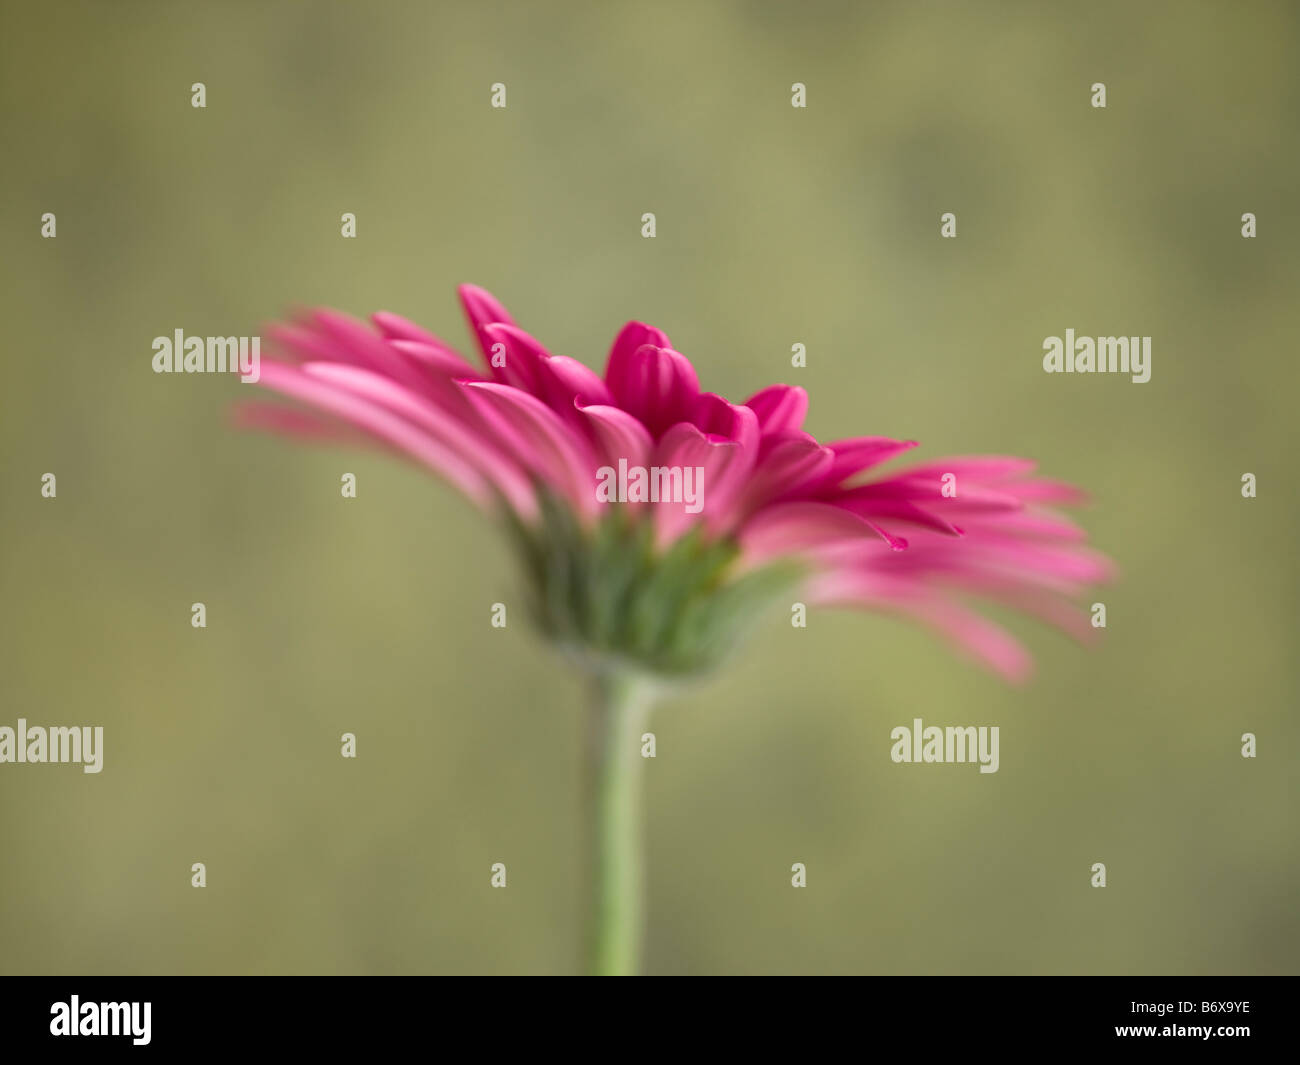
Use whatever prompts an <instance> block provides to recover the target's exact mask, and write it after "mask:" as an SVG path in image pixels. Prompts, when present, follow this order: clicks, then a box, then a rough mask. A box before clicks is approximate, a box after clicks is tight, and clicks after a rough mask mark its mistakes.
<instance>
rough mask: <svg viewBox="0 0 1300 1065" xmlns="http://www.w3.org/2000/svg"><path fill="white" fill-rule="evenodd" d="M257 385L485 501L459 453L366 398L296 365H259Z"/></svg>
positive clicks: (479, 481) (477, 477) (479, 480)
mask: <svg viewBox="0 0 1300 1065" xmlns="http://www.w3.org/2000/svg"><path fill="white" fill-rule="evenodd" d="M261 369H262V376H261V383H262V384H264V385H266V386H267V387H268V388H271V389H274V390H275V391H277V392H282V393H284V394H285V395H288V396H292V397H293V398H294V399H298V400H301V401H302V402H304V403H309V404H311V405H312V406H315V407H319V408H321V409H322V410H326V411H329V412H330V413H331V414H337V415H338V416H339V417H341V418H344V419H346V420H347V421H348V422H350V423H352V424H353V425H355V426H357V427H358V428H361V429H364V430H365V431H366V432H369V433H372V434H373V435H375V436H377V437H379V438H380V439H381V440H384V441H387V442H388V443H390V444H392V445H393V446H394V447H397V448H398V449H400V450H401V451H402V452H403V453H405V454H407V455H410V456H411V457H412V458H415V459H417V460H418V461H420V462H422V463H424V465H426V466H428V467H429V468H430V469H432V470H435V471H436V472H438V473H439V474H441V475H442V476H443V477H446V478H447V480H449V481H450V482H451V483H452V484H454V485H455V486H456V487H457V488H459V489H460V490H461V491H462V492H463V493H465V495H467V496H468V497H469V498H470V499H471V500H473V501H474V502H475V503H477V504H478V505H479V506H483V505H485V504H486V503H487V502H488V499H489V498H490V496H489V493H488V490H487V482H486V481H485V480H484V479H483V477H482V475H481V474H480V473H479V472H478V471H477V470H476V469H474V468H473V467H472V466H471V465H470V464H469V463H468V462H466V461H465V459H464V458H462V457H461V456H460V455H458V454H456V453H455V452H454V451H453V450H452V449H451V448H449V447H447V446H446V445H445V444H444V443H442V442H441V441H439V440H437V439H435V438H434V437H433V436H432V435H430V434H429V433H427V432H425V431H424V430H423V429H421V428H419V427H417V426H415V425H413V424H412V423H411V422H408V421H407V420H406V419H404V418H402V417H400V416H398V415H396V414H394V413H392V412H391V411H389V410H386V409H384V408H383V407H381V406H379V405H377V404H374V403H371V402H370V401H369V400H366V399H363V398H361V397H360V396H357V395H354V394H352V393H351V392H349V391H347V390H346V389H343V388H341V387H339V386H338V385H336V384H331V383H330V382H328V381H323V380H318V379H315V378H313V377H311V376H310V375H309V374H307V373H304V372H303V371H302V370H301V369H299V368H298V367H295V366H288V365H285V364H283V363H278V362H268V361H266V360H265V359H264V360H263V361H262V367H261Z"/></svg>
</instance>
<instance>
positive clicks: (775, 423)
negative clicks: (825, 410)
mask: <svg viewBox="0 0 1300 1065" xmlns="http://www.w3.org/2000/svg"><path fill="white" fill-rule="evenodd" d="M745 406H746V407H748V408H749V409H750V410H752V411H753V412H754V413H755V414H756V415H758V428H759V431H760V432H761V433H762V434H763V435H764V436H770V435H772V434H774V433H784V432H790V431H793V430H795V429H798V428H799V427H800V426H801V425H803V420H804V416H805V415H806V414H807V413H808V393H807V392H805V391H804V390H803V389H802V388H799V387H798V386H797V385H772V386H771V387H769V388H765V389H763V390H762V391H761V392H755V393H754V394H753V395H752V396H750V397H749V399H747V400H745Z"/></svg>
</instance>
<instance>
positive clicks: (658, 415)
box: [605, 344, 700, 437]
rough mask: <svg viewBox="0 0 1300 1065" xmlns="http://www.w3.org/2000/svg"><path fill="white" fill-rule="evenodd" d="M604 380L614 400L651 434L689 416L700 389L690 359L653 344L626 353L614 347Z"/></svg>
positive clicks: (654, 434) (658, 434)
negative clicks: (638, 419)
mask: <svg viewBox="0 0 1300 1065" xmlns="http://www.w3.org/2000/svg"><path fill="white" fill-rule="evenodd" d="M605 383H606V384H607V385H608V386H609V391H610V394H611V395H612V396H613V397H614V401H615V402H616V403H618V405H619V406H620V407H622V408H623V409H624V410H625V411H627V412H628V413H629V414H633V415H635V416H636V417H638V418H640V419H641V421H643V422H644V423H645V426H646V428H647V429H649V430H650V434H651V435H652V436H655V437H658V436H660V435H661V434H662V433H663V431H664V430H665V429H667V428H668V427H669V426H670V425H672V424H674V423H675V422H680V421H685V420H686V419H687V418H688V417H689V416H690V412H691V406H692V404H693V403H694V402H695V397H696V396H698V395H699V391H700V382H699V379H698V378H697V377H696V376H695V367H693V366H692V365H691V361H690V359H688V358H687V357H686V356H685V355H682V354H681V353H680V352H676V351H673V350H672V349H671V348H660V347H656V346H654V345H653V344H642V345H641V346H640V347H639V348H637V349H636V350H635V351H632V352H628V353H624V352H623V351H622V350H621V349H619V348H617V346H616V348H615V351H614V353H613V354H611V355H610V360H609V369H608V371H607V372H606V375H605Z"/></svg>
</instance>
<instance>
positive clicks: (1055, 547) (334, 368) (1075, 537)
mask: <svg viewBox="0 0 1300 1065" xmlns="http://www.w3.org/2000/svg"><path fill="white" fill-rule="evenodd" d="M460 298H461V302H462V304H463V306H464V309H465V314H466V317H467V318H468V319H469V327H470V332H471V333H472V335H473V337H474V339H475V341H476V342H477V347H478V349H479V354H480V356H481V358H482V366H481V368H480V367H476V366H475V365H474V364H472V363H471V362H469V361H468V360H467V359H466V358H464V357H463V356H462V355H461V354H460V353H459V352H457V351H455V350H454V349H453V348H452V347H450V346H449V345H448V344H446V343H445V342H444V341H442V340H440V339H438V338H437V337H436V336H433V335H432V334H430V333H427V332H425V330H424V329H422V328H421V327H419V326H418V325H415V324H414V323H412V322H410V321H407V320H406V319H405V318H401V317H399V316H397V315H394V314H389V313H386V312H380V313H377V314H375V315H373V316H372V319H371V321H372V323H373V327H371V326H367V325H365V324H363V323H361V322H359V321H356V320H355V319H352V318H350V317H347V316H346V315H343V314H340V313H338V312H336V311H332V310H316V311H312V312H310V313H308V314H306V315H304V316H303V317H302V318H301V319H300V320H299V321H297V322H294V323H292V324H283V325H279V326H276V327H274V328H273V329H272V331H271V333H270V339H271V341H272V342H273V343H274V344H276V346H277V349H278V357H276V358H273V359H264V360H263V362H262V370H261V383H262V384H263V385H266V386H268V387H270V388H272V389H275V390H276V391H278V392H281V393H283V394H285V395H287V396H289V397H292V398H293V399H295V400H298V401H299V402H300V403H302V404H305V405H306V408H307V409H300V408H287V407H281V406H270V405H262V404H255V405H252V406H249V407H246V408H244V409H243V411H242V416H243V420H244V421H245V423H246V424H252V425H256V426H259V427H261V428H267V429H271V430H276V431H282V432H288V433H290V434H292V435H295V436H298V437H307V438H312V439H318V440H327V441H329V440H339V439H342V438H347V437H351V438H354V439H355V438H356V434H357V432H358V431H359V432H360V434H361V435H362V437H364V438H365V439H367V440H369V441H370V442H373V443H378V444H380V445H382V446H384V447H385V448H387V449H389V450H392V451H395V452H396V453H398V454H400V455H403V456H405V457H407V458H409V459H411V460H413V461H415V462H417V463H419V464H420V465H422V466H425V467H427V468H429V469H431V470H433V471H435V472H436V473H438V474H440V475H441V476H442V477H444V478H445V479H446V480H448V481H450V482H451V483H452V484H453V485H455V486H456V487H457V488H458V489H459V490H460V491H461V492H463V493H464V494H465V495H466V496H468V497H469V498H470V499H471V500H472V501H474V502H475V503H476V504H478V505H479V506H480V507H482V508H483V509H485V510H488V511H491V512H494V513H496V514H498V515H499V516H501V517H502V518H503V519H504V520H505V522H506V524H507V525H508V527H509V528H510V530H511V531H512V533H513V535H514V537H515V538H516V542H517V545H518V548H519V551H520V554H521V556H522V558H523V560H524V563H525V569H526V572H527V574H528V577H529V583H530V590H531V593H532V600H533V609H534V614H535V616H536V618H537V621H538V623H539V624H540V626H541V628H542V629H543V631H544V632H546V633H547V634H548V635H549V636H550V637H551V638H553V639H554V640H556V641H558V642H560V643H562V644H564V645H566V646H567V647H569V648H571V649H572V650H574V651H575V652H577V653H578V654H580V655H583V656H584V657H587V658H590V659H593V660H595V661H598V662H603V661H616V662H620V663H625V664H631V665H633V666H636V667H638V668H640V669H644V670H647V671H650V672H654V673H661V674H680V673H689V672H694V671H696V670H699V669H701V668H703V667H705V666H707V665H709V664H711V663H713V662H714V661H716V660H717V659H718V658H719V657H720V656H721V655H722V653H723V652H724V651H725V650H726V648H727V646H728V645H729V644H730V643H731V642H732V639H733V637H734V636H735V634H736V632H737V630H738V629H739V628H740V625H741V623H742V622H743V621H744V620H746V619H747V618H749V617H750V616H752V615H754V614H755V613H756V612H757V611H758V610H759V609H760V608H762V607H763V606H765V605H766V604H767V603H768V602H769V601H770V600H772V599H774V598H776V597H778V596H786V597H787V600H788V598H789V596H790V595H793V596H794V597H795V598H798V599H801V600H802V601H804V602H806V603H809V604H816V603H824V604H839V605H854V606H861V607H866V608H871V609H881V610H892V611H898V612H901V613H903V614H906V615H909V616H911V617H914V618H916V619H919V620H921V621H923V622H925V623H927V624H929V625H931V626H933V627H935V628H937V629H939V630H941V631H942V632H944V633H945V634H946V635H948V636H949V637H951V638H952V639H953V640H954V641H955V642H956V643H957V644H958V645H959V646H961V647H962V648H964V649H966V650H968V651H970V652H972V653H973V654H974V655H975V656H976V657H977V658H978V659H979V660H981V661H982V662H984V663H985V664H987V665H989V666H991V667H992V668H993V669H995V670H997V671H998V672H999V673H1001V674H1003V675H1004V676H1006V677H1008V678H1010V679H1019V678H1022V677H1023V676H1025V675H1026V673H1027V671H1028V669H1029V664H1030V663H1029V659H1028V656H1027V655H1026V653H1025V652H1024V650H1023V649H1022V648H1021V647H1020V645H1019V644H1018V643H1017V642H1016V641H1015V640H1014V639H1013V638H1012V637H1011V636H1010V635H1009V634H1008V633H1006V632H1005V630H1003V629H1001V628H1000V627H998V626H996V625H995V624H993V623H992V622H990V621H988V620H987V619H985V618H984V617H982V616H981V615H980V614H978V613H976V612H975V611H974V610H972V608H971V606H970V605H969V603H970V601H971V600H972V599H984V600H988V601H993V602H998V603H1002V604H1006V605H1010V606H1012V607H1015V608H1017V609H1020V610H1023V611H1026V612H1029V613H1032V614H1035V615H1038V616H1040V617H1042V618H1044V619H1046V620H1048V621H1050V622H1052V623H1053V624H1055V625H1057V626H1058V627H1061V628H1064V629H1066V630H1067V631H1070V632H1073V633H1074V634H1076V635H1078V636H1080V637H1086V636H1087V635H1088V634H1089V632H1090V626H1089V624H1088V621H1087V617H1086V615H1085V614H1084V612H1083V611H1082V610H1081V609H1080V608H1079V606H1078V605H1077V604H1076V602H1075V600H1077V598H1078V597H1079V596H1080V595H1082V593H1083V592H1084V590H1085V589H1086V588H1087V587H1088V586H1089V585H1090V584H1092V583H1095V582H1097V581H1100V580H1103V579H1105V578H1107V577H1108V576H1109V574H1110V564H1109V562H1108V561H1107V560H1106V559H1105V558H1104V557H1103V556H1101V555H1099V554H1097V553H1095V552H1093V551H1090V550H1089V549H1088V548H1086V547H1085V546H1084V545H1083V540H1084V534H1083V532H1082V531H1081V530H1080V529H1079V528H1078V526H1076V525H1075V524H1073V523H1072V522H1071V521H1070V520H1069V519H1068V518H1066V517H1065V516H1063V515H1062V514H1061V513H1059V512H1058V511H1057V510H1055V509H1054V506H1056V505H1068V504H1075V503H1078V502H1080V501H1081V496H1080V493H1079V492H1078V491H1077V490H1076V489H1074V488H1072V487H1071V486H1069V485H1066V484H1062V483H1060V482H1057V481H1052V480H1047V479H1044V478H1041V477H1036V476H1033V469H1034V463H1032V462H1030V461H1028V460H1025V459H1019V458H1009V457H1002V456H978V457H970V456H967V457H961V458H950V459H938V460H931V461H928V462H925V463H922V464H919V465H912V466H906V467H904V468H902V469H895V470H893V471H892V472H888V473H886V472H882V471H881V467H883V466H884V465H885V464H886V463H889V462H890V461H891V460H893V459H896V458H898V457H899V456H900V455H902V454H903V453H904V452H906V451H909V450H910V449H912V448H913V447H915V446H916V444H915V442H914V441H908V440H894V439H891V438H888V437H882V436H861V437H853V438H850V439H845V440H835V441H831V442H829V443H824V444H823V443H820V442H818V441H817V440H816V439H815V438H814V437H813V436H812V435H810V434H809V433H807V432H805V431H804V430H803V428H802V426H803V421H804V416H805V414H806V412H807V409H808V395H807V393H806V392H805V391H804V390H803V389H802V388H799V387H796V386H792V385H772V386H771V387H769V388H765V389H763V390H762V391H760V392H757V393H755V394H754V395H753V396H751V397H750V398H749V399H747V400H745V402H744V403H741V404H734V403H731V402H729V401H728V400H726V399H724V398H723V397H722V396H719V395H716V394H714V393H712V392H705V391H702V390H701V388H700V383H699V377H698V375H697V374H696V371H695V367H694V366H693V365H692V364H691V361H690V360H689V359H688V358H687V357H686V356H685V355H683V354H681V353H680V352H678V351H676V350H675V349H674V348H673V346H672V344H671V342H670V341H669V339H668V337H667V336H666V335H665V334H664V333H662V332H660V331H659V330H658V329H655V328H653V327H652V326H648V325H643V324H642V323H640V322H629V323H628V324H627V325H625V326H624V327H623V329H622V331H621V332H619V334H618V336H617V337H615V339H614V343H613V346H612V347H611V349H610V352H609V357H608V360H607V362H606V365H605V372H604V374H603V376H602V375H599V374H597V373H595V372H594V371H593V370H591V369H590V368H588V367H587V366H586V365H584V364H583V363H581V362H579V361H577V360H575V359H572V358H569V357H567V356H564V355H552V354H551V353H550V352H548V351H547V350H546V348H544V347H543V346H542V345H541V343H539V342H538V341H537V340H536V339H534V338H533V337H532V336H530V335H529V334H528V333H526V332H524V330H522V329H520V328H519V327H518V326H517V325H516V324H515V322H514V320H513V319H512V318H511V317H510V314H509V313H508V312H507V311H506V309H505V308H504V307H502V306H501V304H500V303H498V302H497V301H496V300H495V299H494V298H493V297H492V296H491V295H490V294H488V293H487V292H485V291H484V290H482V289H480V288H476V287H474V286H472V285H464V286H462V287H461V289H460Z"/></svg>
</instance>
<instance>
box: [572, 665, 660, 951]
mask: <svg viewBox="0 0 1300 1065" xmlns="http://www.w3.org/2000/svg"><path fill="white" fill-rule="evenodd" d="M594 682H595V699H594V702H593V705H592V712H591V721H590V731H589V734H588V737H587V738H588V748H587V768H588V774H589V779H588V787H589V789H590V790H589V794H588V802H589V816H590V817H591V823H590V831H591V838H590V841H589V845H590V847H591V867H590V877H591V881H590V883H591V912H590V914H589V922H590V923H589V932H588V951H589V955H588V964H589V971H590V972H591V974H592V975H594V976H634V975H636V974H637V972H638V971H639V967H640V957H641V926H642V916H641V912H642V895H643V892H644V885H643V873H642V864H641V763H642V762H643V759H642V757H641V735H642V731H643V729H644V727H645V723H646V721H647V720H648V716H649V712H650V703H651V691H650V689H649V686H648V683H647V682H646V681H645V680H643V679H640V678H637V677H635V676H632V675H630V674H628V673H621V672H616V671H609V672H602V673H599V674H597V675H596V677H595V678H594Z"/></svg>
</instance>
